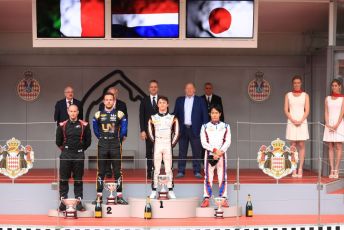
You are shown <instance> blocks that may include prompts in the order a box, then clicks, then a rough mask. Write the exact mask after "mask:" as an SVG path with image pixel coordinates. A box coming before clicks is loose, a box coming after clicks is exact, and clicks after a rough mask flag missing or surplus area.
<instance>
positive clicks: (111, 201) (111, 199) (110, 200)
mask: <svg viewBox="0 0 344 230" xmlns="http://www.w3.org/2000/svg"><path fill="white" fill-rule="evenodd" d="M105 186H106V187H105V188H106V190H108V191H109V192H110V195H109V196H108V197H107V202H106V204H107V205H115V204H117V194H116V195H114V192H116V191H117V189H118V187H119V184H118V183H106V184H105Z"/></svg>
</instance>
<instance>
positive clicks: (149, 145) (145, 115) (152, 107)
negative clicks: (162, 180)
mask: <svg viewBox="0 0 344 230" xmlns="http://www.w3.org/2000/svg"><path fill="white" fill-rule="evenodd" d="M148 90H149V96H147V97H145V98H144V99H143V100H142V101H141V104H140V130H141V135H140V136H141V139H142V140H144V141H146V158H147V178H148V179H152V169H153V161H152V159H153V147H154V144H153V142H152V141H151V140H150V139H149V138H148V120H149V119H150V118H151V116H152V115H154V114H156V113H157V112H158V105H157V102H158V90H159V88H158V82H157V81H156V80H151V81H150V82H149V89H148Z"/></svg>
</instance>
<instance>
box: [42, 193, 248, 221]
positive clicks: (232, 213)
mask: <svg viewBox="0 0 344 230" xmlns="http://www.w3.org/2000/svg"><path fill="white" fill-rule="evenodd" d="M128 201H129V204H128V205H119V204H117V205H106V204H102V209H103V210H102V211H103V212H102V214H103V218H121V217H136V218H144V216H143V215H144V208H145V205H146V199H144V198H129V200H128ZM199 204H200V201H199V198H198V197H191V198H177V199H169V200H157V199H152V200H151V206H152V218H153V219H178V218H179V219H185V218H193V217H210V218H211V217H213V218H214V214H215V211H214V208H215V206H214V207H213V206H212V207H207V208H201V207H199ZM84 205H85V209H86V211H82V212H80V211H78V212H77V216H78V218H83V217H94V208H95V205H94V204H92V203H84ZM222 209H223V211H224V213H223V217H236V216H241V215H242V208H241V206H232V207H228V208H222ZM48 216H51V217H64V213H63V212H59V211H58V210H57V209H53V210H49V212H48Z"/></svg>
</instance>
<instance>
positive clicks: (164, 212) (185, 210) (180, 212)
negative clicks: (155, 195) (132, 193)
mask: <svg viewBox="0 0 344 230" xmlns="http://www.w3.org/2000/svg"><path fill="white" fill-rule="evenodd" d="M129 204H130V213H131V217H137V218H143V214H144V208H145V205H146V199H141V198H129ZM151 206H152V218H153V219H158V218H191V217H195V216H196V208H197V207H198V206H199V199H198V198H197V197H192V198H177V199H170V200H156V199H152V200H151Z"/></svg>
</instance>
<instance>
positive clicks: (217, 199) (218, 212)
mask: <svg viewBox="0 0 344 230" xmlns="http://www.w3.org/2000/svg"><path fill="white" fill-rule="evenodd" d="M225 200H226V198H224V197H214V202H215V204H216V206H217V208H215V214H214V216H215V218H220V219H222V218H223V209H222V205H223V202H224V201H225Z"/></svg>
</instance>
